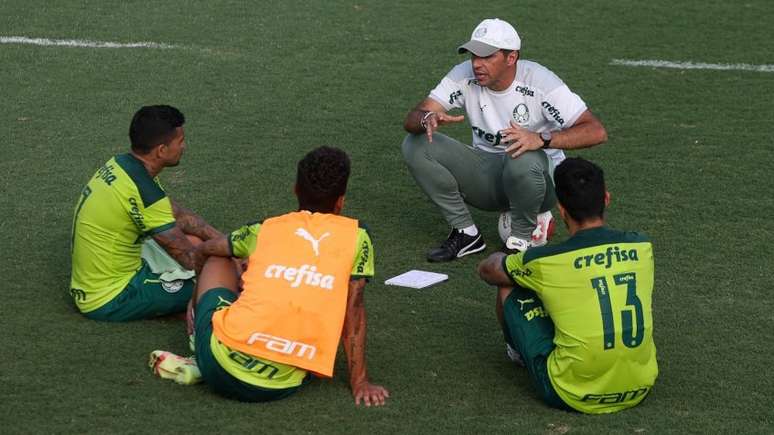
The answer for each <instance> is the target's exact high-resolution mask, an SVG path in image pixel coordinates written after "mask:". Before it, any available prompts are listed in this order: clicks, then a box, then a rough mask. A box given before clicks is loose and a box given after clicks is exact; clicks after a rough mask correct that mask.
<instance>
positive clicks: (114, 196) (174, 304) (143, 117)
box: [70, 106, 221, 321]
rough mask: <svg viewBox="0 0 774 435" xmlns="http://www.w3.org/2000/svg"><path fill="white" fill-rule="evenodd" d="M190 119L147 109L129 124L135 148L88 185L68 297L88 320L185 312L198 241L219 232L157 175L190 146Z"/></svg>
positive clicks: (80, 206)
mask: <svg viewBox="0 0 774 435" xmlns="http://www.w3.org/2000/svg"><path fill="white" fill-rule="evenodd" d="M184 123H185V118H184V116H183V114H182V113H180V111H179V110H177V109H176V108H174V107H171V106H146V107H143V108H141V109H140V110H139V111H137V113H135V115H134V117H133V118H132V122H131V125H130V127H129V138H130V140H131V150H130V151H129V153H127V154H120V155H117V156H115V157H112V158H111V159H110V160H108V161H107V162H106V163H105V164H104V165H102V167H100V168H99V169H98V170H97V172H96V173H95V174H94V176H93V177H92V178H91V180H90V181H89V182H88V183H87V184H86V186H85V187H84V188H83V190H82V192H81V195H80V198H79V199H78V202H77V204H76V207H75V214H74V217H73V226H72V245H71V249H72V275H71V281H70V294H71V295H72V297H73V299H74V300H75V304H76V305H77V307H78V309H79V310H80V311H81V312H82V313H83V314H84V315H85V316H86V317H88V318H90V319H94V320H104V321H128V320H136V319H144V318H149V317H155V316H159V315H165V314H170V313H178V312H183V311H184V310H185V307H186V304H188V302H189V301H190V299H191V295H192V293H193V287H194V283H193V276H194V272H193V271H194V270H198V269H199V268H201V261H202V258H201V257H200V256H199V255H198V254H197V251H196V248H195V244H197V243H201V241H203V240H208V239H210V238H213V237H216V236H219V235H221V234H220V233H219V232H218V231H217V230H215V229H214V228H212V227H211V226H210V225H208V224H207V223H206V222H205V221H204V220H203V219H202V218H201V217H199V216H197V215H195V214H193V213H191V212H190V211H188V210H186V209H185V208H183V207H180V206H179V205H177V204H176V203H174V202H173V201H171V200H170V198H169V197H168V196H167V194H166V192H165V191H164V188H163V187H162V186H161V184H160V182H159V179H158V175H159V173H160V172H161V171H162V170H163V169H164V168H166V167H172V166H177V165H178V164H179V163H180V158H181V157H182V155H183V152H184V151H185V148H186V144H185V133H184V131H183V124H184Z"/></svg>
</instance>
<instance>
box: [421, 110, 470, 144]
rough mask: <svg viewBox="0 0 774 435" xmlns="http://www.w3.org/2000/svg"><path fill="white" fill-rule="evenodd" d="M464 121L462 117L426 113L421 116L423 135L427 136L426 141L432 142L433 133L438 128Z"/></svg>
mask: <svg viewBox="0 0 774 435" xmlns="http://www.w3.org/2000/svg"><path fill="white" fill-rule="evenodd" d="M464 120H465V116H463V115H449V114H448V113H444V112H426V113H425V114H424V115H422V122H421V124H422V126H423V127H424V128H425V134H426V135H427V141H428V142H432V141H433V133H434V132H435V131H436V130H438V127H439V126H441V125H444V124H451V123H456V122H462V121H464Z"/></svg>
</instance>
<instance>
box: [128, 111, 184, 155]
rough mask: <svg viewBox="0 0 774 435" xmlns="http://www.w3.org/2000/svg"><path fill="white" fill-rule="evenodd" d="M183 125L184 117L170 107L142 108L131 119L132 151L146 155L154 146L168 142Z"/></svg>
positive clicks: (130, 136)
mask: <svg viewBox="0 0 774 435" xmlns="http://www.w3.org/2000/svg"><path fill="white" fill-rule="evenodd" d="M183 124H185V116H183V114H182V113H181V112H180V111H179V110H177V109H176V108H174V107H172V106H167V105H158V106H143V107H142V108H140V110H138V111H137V113H135V114H134V117H132V123H131V125H129V140H130V141H131V143H132V150H133V151H135V152H137V153H138V154H148V153H149V152H150V151H151V150H152V149H153V148H154V147H155V146H156V145H158V144H160V143H165V142H167V141H169V140H170V139H171V138H172V137H173V135H174V133H175V129H177V127H182V125H183Z"/></svg>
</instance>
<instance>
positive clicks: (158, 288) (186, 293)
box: [84, 260, 194, 322]
mask: <svg viewBox="0 0 774 435" xmlns="http://www.w3.org/2000/svg"><path fill="white" fill-rule="evenodd" d="M193 290H194V280H193V279H186V280H182V279H181V280H174V281H162V280H161V279H160V276H159V275H158V274H155V273H153V271H151V269H150V266H149V265H148V263H147V262H146V261H145V260H143V261H142V266H141V267H140V270H138V271H137V273H135V274H134V276H133V277H132V279H131V280H130V281H129V284H127V285H126V287H125V288H124V289H123V290H122V291H121V293H119V294H118V295H117V296H116V297H114V298H113V299H112V300H111V301H110V302H108V303H106V304H105V305H103V306H101V307H99V308H97V309H96V310H94V311H90V312H88V313H84V315H85V316H86V317H88V318H89V319H92V320H100V321H104V322H126V321H130V320H141V319H150V318H153V317H158V316H163V315H167V314H174V313H182V312H184V311H185V308H186V305H187V304H188V301H189V300H191V295H193Z"/></svg>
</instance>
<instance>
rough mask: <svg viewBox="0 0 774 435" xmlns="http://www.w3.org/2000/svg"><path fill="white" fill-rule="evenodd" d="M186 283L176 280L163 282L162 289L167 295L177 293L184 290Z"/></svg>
mask: <svg viewBox="0 0 774 435" xmlns="http://www.w3.org/2000/svg"><path fill="white" fill-rule="evenodd" d="M183 284H184V281H183V280H182V279H176V280H174V281H161V288H163V289H164V290H165V291H166V292H167V293H177V292H179V291H180V289H182V288H183Z"/></svg>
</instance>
